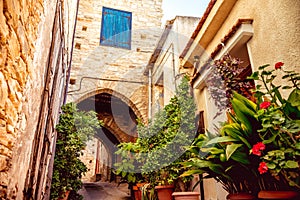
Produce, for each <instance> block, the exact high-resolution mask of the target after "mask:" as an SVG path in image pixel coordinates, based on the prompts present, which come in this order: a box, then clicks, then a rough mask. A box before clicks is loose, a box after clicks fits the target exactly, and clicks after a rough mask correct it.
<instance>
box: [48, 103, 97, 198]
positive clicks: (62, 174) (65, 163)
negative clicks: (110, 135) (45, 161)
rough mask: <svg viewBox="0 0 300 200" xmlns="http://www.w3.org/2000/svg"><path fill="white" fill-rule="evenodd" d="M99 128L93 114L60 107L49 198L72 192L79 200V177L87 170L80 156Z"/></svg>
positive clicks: (74, 106)
mask: <svg viewBox="0 0 300 200" xmlns="http://www.w3.org/2000/svg"><path fill="white" fill-rule="evenodd" d="M100 125H101V121H99V120H98V119H97V117H96V113H95V112H92V111H90V112H79V111H77V108H76V104H74V103H68V104H66V105H64V106H62V114H61V115H60V117H59V123H58V124H57V126H56V131H57V141H56V151H55V157H54V166H53V177H52V183H51V194H50V198H51V199H58V198H62V197H63V196H64V194H65V192H66V191H71V193H70V195H72V196H74V199H80V195H78V194H77V191H78V190H79V189H80V188H81V186H82V182H81V180H80V178H81V177H82V175H83V174H84V173H85V172H86V171H87V167H86V166H85V164H84V163H83V162H82V161H81V160H80V159H79V157H80V155H81V150H83V149H84V148H85V146H86V142H87V141H88V139H90V138H91V137H92V136H93V135H94V133H95V131H96V129H97V128H99V127H100Z"/></svg>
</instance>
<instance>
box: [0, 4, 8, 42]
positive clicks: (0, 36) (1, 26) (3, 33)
mask: <svg viewBox="0 0 300 200" xmlns="http://www.w3.org/2000/svg"><path fill="white" fill-rule="evenodd" d="M8 33H9V32H8V26H7V24H6V18H5V16H4V14H3V1H0V43H1V44H5V42H6V38H7V36H8Z"/></svg>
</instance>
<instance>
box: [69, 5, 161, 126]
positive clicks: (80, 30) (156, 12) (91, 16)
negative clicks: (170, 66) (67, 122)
mask: <svg viewBox="0 0 300 200" xmlns="http://www.w3.org/2000/svg"><path fill="white" fill-rule="evenodd" d="M161 5H162V0H144V1H138V0H129V1H128V0H122V1H117V2H114V1H109V0H105V1H97V0H82V1H80V6H79V14H78V17H77V20H78V21H77V27H76V34H75V49H74V54H73V60H72V71H71V80H74V81H76V83H75V84H73V85H71V86H70V87H69V95H68V101H77V100H78V99H81V97H82V96H84V95H85V94H87V93H90V92H91V91H97V90H99V89H101V88H109V89H112V90H114V91H116V92H118V93H120V94H122V95H124V96H126V97H127V98H128V99H129V100H131V101H132V102H133V103H134V104H136V106H137V107H138V109H139V111H140V113H142V117H143V119H144V120H146V119H147V105H148V104H147V101H148V99H147V91H146V92H145V90H147V86H146V84H147V81H148V79H147V77H145V76H143V75H142V74H143V70H144V68H145V66H146V64H147V62H148V59H149V58H150V56H151V53H152V51H153V49H154V47H155V45H156V42H157V39H158V38H159V36H160V33H161V29H160V25H161V18H162V9H161ZM103 6H105V7H109V8H114V9H119V10H124V11H129V12H132V41H131V50H127V49H120V48H114V47H108V46H101V45H100V44H99V43H100V29H101V18H102V7H103ZM104 79H108V80H104ZM110 80H122V82H118V81H110ZM124 81H125V82H124ZM133 82H136V83H133ZM137 97H138V98H137Z"/></svg>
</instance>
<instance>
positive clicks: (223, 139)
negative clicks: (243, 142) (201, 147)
mask: <svg viewBox="0 0 300 200" xmlns="http://www.w3.org/2000/svg"><path fill="white" fill-rule="evenodd" d="M234 141H238V140H237V139H234V138H232V137H230V136H222V137H215V138H213V139H211V140H209V141H208V142H207V143H206V145H211V144H216V143H222V142H234Z"/></svg>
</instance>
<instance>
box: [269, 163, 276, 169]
mask: <svg viewBox="0 0 300 200" xmlns="http://www.w3.org/2000/svg"><path fill="white" fill-rule="evenodd" d="M267 166H268V168H269V169H275V168H276V165H275V164H274V163H267Z"/></svg>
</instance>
